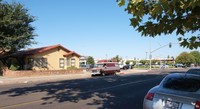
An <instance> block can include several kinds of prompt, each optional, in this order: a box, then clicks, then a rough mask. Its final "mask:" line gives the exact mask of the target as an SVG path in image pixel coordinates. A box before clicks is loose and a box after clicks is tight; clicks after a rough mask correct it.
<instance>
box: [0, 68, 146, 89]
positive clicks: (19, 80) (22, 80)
mask: <svg viewBox="0 0 200 109" xmlns="http://www.w3.org/2000/svg"><path fill="white" fill-rule="evenodd" d="M143 72H148V70H137V69H129V70H121V72H119V73H117V75H121V74H133V73H143ZM87 78H91V74H90V72H81V73H78V74H64V75H48V76H33V77H1V76H0V85H6V84H27V83H34V82H53V81H60V80H73V79H87Z"/></svg>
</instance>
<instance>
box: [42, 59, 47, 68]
mask: <svg viewBox="0 0 200 109" xmlns="http://www.w3.org/2000/svg"><path fill="white" fill-rule="evenodd" d="M41 61H42V68H47V58H41Z"/></svg>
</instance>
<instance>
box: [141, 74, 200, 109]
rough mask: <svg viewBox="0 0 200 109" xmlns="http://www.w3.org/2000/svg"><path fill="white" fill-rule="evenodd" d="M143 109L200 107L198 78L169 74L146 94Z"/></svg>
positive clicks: (190, 108)
mask: <svg viewBox="0 0 200 109" xmlns="http://www.w3.org/2000/svg"><path fill="white" fill-rule="evenodd" d="M143 109H200V78H199V76H195V75H192V74H178V73H175V74H169V75H167V76H166V77H165V78H164V79H163V80H162V81H161V83H160V84H159V85H157V86H155V87H153V88H152V89H150V90H149V92H148V93H147V94H146V96H145V98H144V101H143Z"/></svg>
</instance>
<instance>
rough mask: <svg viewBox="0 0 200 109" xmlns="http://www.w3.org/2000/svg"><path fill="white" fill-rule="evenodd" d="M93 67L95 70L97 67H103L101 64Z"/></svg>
mask: <svg viewBox="0 0 200 109" xmlns="http://www.w3.org/2000/svg"><path fill="white" fill-rule="evenodd" d="M94 67H95V68H97V67H103V64H95V65H94Z"/></svg>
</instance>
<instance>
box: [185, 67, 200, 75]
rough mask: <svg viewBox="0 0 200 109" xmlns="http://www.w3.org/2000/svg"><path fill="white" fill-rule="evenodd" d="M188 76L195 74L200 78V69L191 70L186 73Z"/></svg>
mask: <svg viewBox="0 0 200 109" xmlns="http://www.w3.org/2000/svg"><path fill="white" fill-rule="evenodd" d="M186 74H195V75H199V76H200V68H191V69H189V70H188V71H187V72H186Z"/></svg>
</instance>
